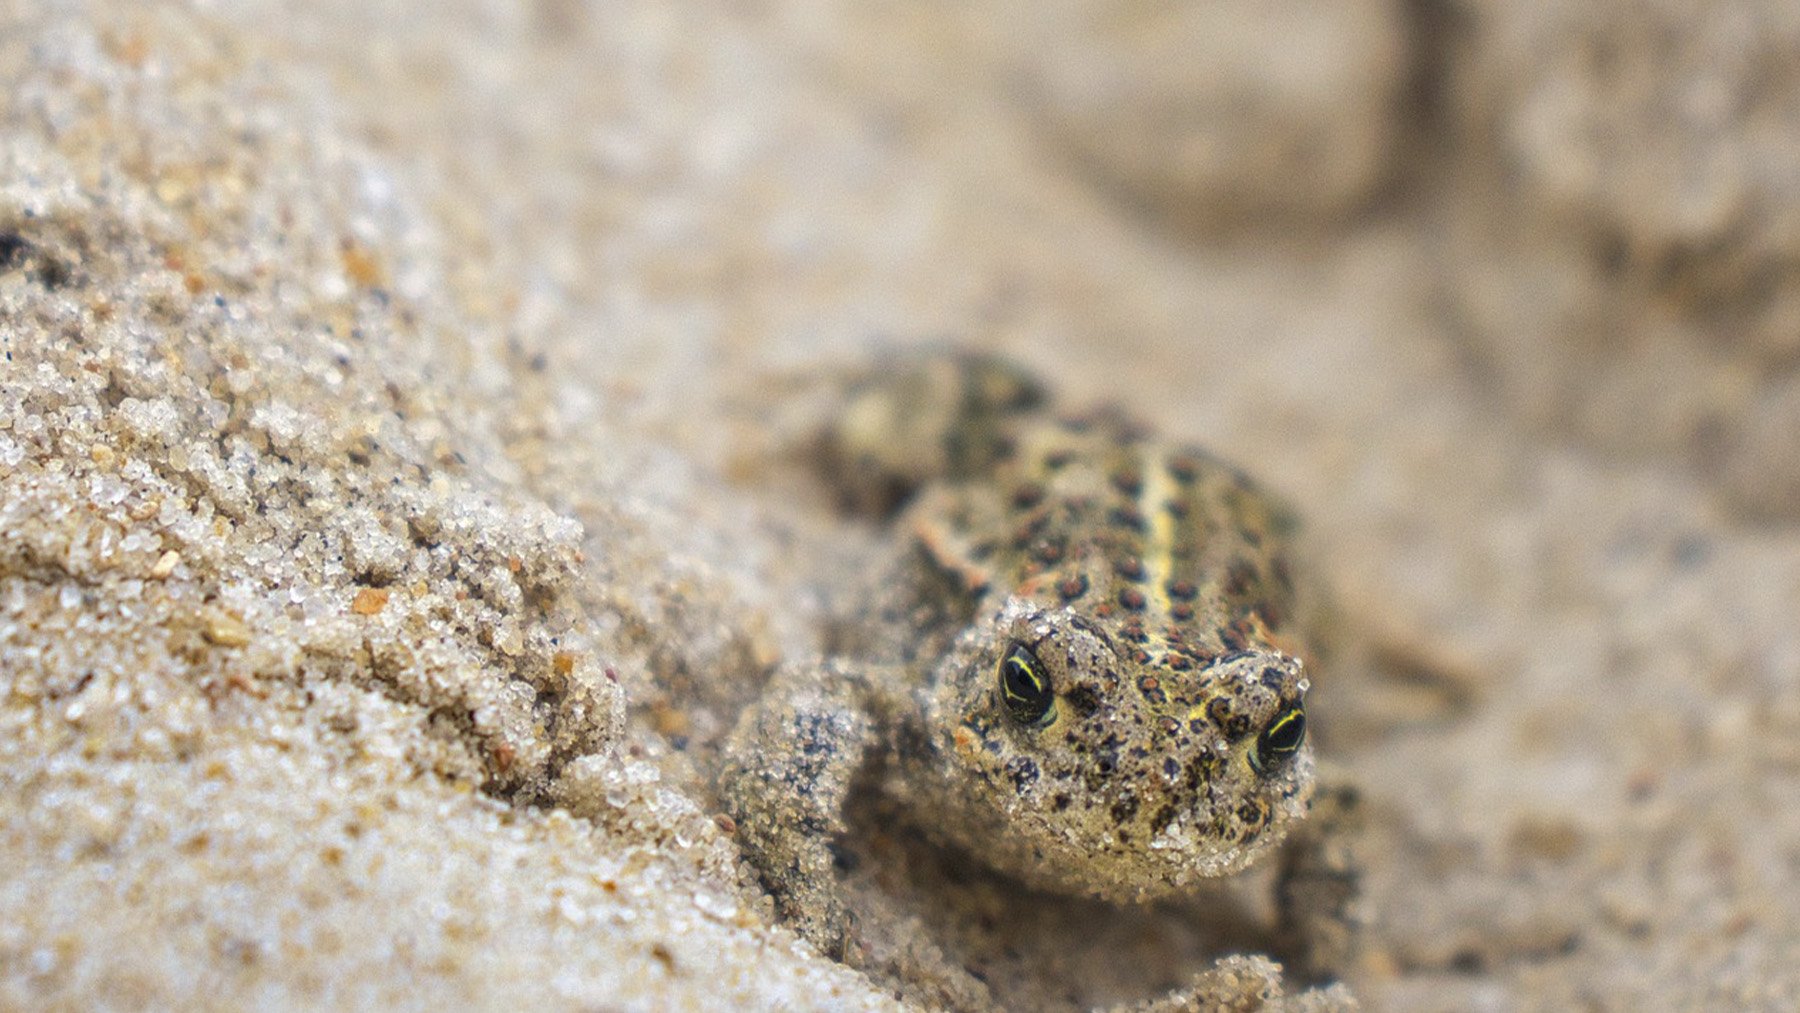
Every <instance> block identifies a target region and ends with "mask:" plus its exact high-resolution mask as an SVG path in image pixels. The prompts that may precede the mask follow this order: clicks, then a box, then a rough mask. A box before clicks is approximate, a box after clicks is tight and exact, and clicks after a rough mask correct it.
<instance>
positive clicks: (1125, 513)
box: [1106, 506, 1144, 534]
mask: <svg viewBox="0 0 1800 1013" xmlns="http://www.w3.org/2000/svg"><path fill="white" fill-rule="evenodd" d="M1106 519H1107V521H1108V522H1109V523H1111V524H1112V525H1114V526H1115V527H1121V528H1125V529H1126V530H1129V531H1134V532H1137V533H1138V534H1142V533H1143V531H1144V515H1143V514H1142V513H1140V512H1139V511H1138V509H1137V507H1131V506H1118V507H1113V508H1112V509H1111V510H1109V511H1107V514H1106Z"/></svg>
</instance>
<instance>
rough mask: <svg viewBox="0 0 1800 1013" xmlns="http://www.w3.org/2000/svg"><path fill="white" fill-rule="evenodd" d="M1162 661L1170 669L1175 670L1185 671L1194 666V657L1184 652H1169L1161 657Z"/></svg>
mask: <svg viewBox="0 0 1800 1013" xmlns="http://www.w3.org/2000/svg"><path fill="white" fill-rule="evenodd" d="M1163 663H1164V664H1166V665H1168V666H1169V668H1170V670H1172V671H1176V672H1185V671H1187V670H1188V669H1190V668H1193V667H1194V659H1192V658H1190V657H1188V656H1187V655H1185V654H1170V655H1169V656H1168V657H1166V658H1164V659H1163Z"/></svg>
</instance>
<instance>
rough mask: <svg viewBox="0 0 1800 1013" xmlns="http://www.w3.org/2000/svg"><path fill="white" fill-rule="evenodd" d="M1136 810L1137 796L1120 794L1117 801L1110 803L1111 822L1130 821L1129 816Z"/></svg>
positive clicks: (1135, 813)
mask: <svg viewBox="0 0 1800 1013" xmlns="http://www.w3.org/2000/svg"><path fill="white" fill-rule="evenodd" d="M1137 811H1138V800H1137V796H1136V795H1132V794H1129V793H1127V794H1125V795H1122V796H1120V798H1119V800H1118V801H1117V802H1114V803H1113V805H1112V818H1113V822H1114V823H1127V822H1130V820H1131V818H1132V817H1133V816H1136V815H1137Z"/></svg>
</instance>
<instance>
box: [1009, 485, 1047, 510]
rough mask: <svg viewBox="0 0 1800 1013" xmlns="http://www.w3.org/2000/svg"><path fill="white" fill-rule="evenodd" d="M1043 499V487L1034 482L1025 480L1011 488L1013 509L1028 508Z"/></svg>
mask: <svg viewBox="0 0 1800 1013" xmlns="http://www.w3.org/2000/svg"><path fill="white" fill-rule="evenodd" d="M1043 501H1044V487H1043V486H1041V485H1039V484H1037V483H1036V482H1027V483H1025V484H1024V485H1021V486H1019V487H1018V488H1017V489H1014V490H1013V494H1012V505H1013V507H1014V508H1015V509H1019V510H1029V509H1031V508H1032V507H1034V506H1037V505H1038V504H1039V503H1042V502H1043Z"/></svg>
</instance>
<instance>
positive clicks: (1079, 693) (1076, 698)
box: [1064, 682, 1100, 718]
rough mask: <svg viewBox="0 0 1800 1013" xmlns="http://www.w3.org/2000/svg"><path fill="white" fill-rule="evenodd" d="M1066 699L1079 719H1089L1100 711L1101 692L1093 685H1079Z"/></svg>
mask: <svg viewBox="0 0 1800 1013" xmlns="http://www.w3.org/2000/svg"><path fill="white" fill-rule="evenodd" d="M1064 699H1066V700H1068V701H1069V706H1070V707H1072V708H1074V710H1075V714H1076V716H1077V717H1084V718H1085V717H1088V716H1090V715H1092V714H1093V713H1094V712H1095V711H1097V710H1099V709H1100V691H1099V690H1098V689H1096V688H1095V687H1094V685H1093V684H1092V683H1087V682H1083V683H1079V684H1077V685H1076V686H1075V688H1074V689H1071V690H1069V692H1068V695H1067V696H1066V697H1064Z"/></svg>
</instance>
